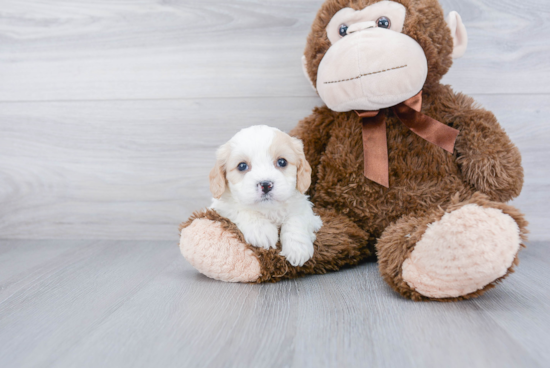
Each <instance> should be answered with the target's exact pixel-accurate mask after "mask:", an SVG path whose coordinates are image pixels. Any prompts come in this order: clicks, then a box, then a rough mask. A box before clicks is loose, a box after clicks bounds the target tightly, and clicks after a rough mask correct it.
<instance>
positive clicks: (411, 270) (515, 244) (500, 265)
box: [402, 204, 521, 298]
mask: <svg viewBox="0 0 550 368" xmlns="http://www.w3.org/2000/svg"><path fill="white" fill-rule="evenodd" d="M520 245H521V236H520V229H519V227H518V224H517V223H516V221H514V219H513V218H512V217H511V216H509V215H507V214H505V213H503V212H502V211H501V210H500V209H496V208H486V207H481V206H479V205H477V204H468V205H465V206H463V207H461V208H459V209H458V210H455V211H452V212H450V213H446V214H445V215H444V216H443V217H442V218H441V219H440V220H438V221H436V222H433V223H431V224H430V225H428V227H427V229H426V231H425V233H424V234H423V235H422V238H421V239H420V241H418V243H417V244H416V245H415V247H414V250H413V251H412V253H411V254H410V256H409V258H407V259H406V260H405V261H404V263H403V268H402V270H403V273H402V276H403V280H404V281H405V282H406V283H407V284H408V285H409V286H410V287H411V288H412V289H414V290H415V291H416V292H418V293H420V294H422V295H424V296H427V297H430V298H456V297H460V296H464V295H467V294H471V293H474V292H476V291H478V290H482V289H484V288H485V287H486V286H488V285H489V284H491V283H493V282H494V281H495V280H498V279H499V278H501V277H503V276H505V275H506V274H507V273H508V271H509V268H510V267H511V266H512V265H513V263H514V262H515V259H516V255H517V253H518V251H519V248H520Z"/></svg>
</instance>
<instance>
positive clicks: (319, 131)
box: [290, 107, 334, 197]
mask: <svg viewBox="0 0 550 368" xmlns="http://www.w3.org/2000/svg"><path fill="white" fill-rule="evenodd" d="M333 122H334V113H332V111H330V110H329V109H328V108H327V107H316V108H315V109H314V110H313V114H311V115H310V116H308V117H307V118H305V119H303V120H301V121H300V122H299V123H298V125H296V127H294V129H292V130H291V131H290V135H291V136H293V137H296V138H299V139H301V140H302V142H303V143H304V153H305V156H306V159H307V161H308V162H309V164H310V166H311V186H310V187H309V190H308V194H309V195H310V196H311V197H313V194H314V193H315V185H316V184H317V179H318V177H317V175H318V173H319V163H320V162H321V157H322V155H323V153H324V152H325V148H326V145H327V142H328V140H329V139H330V133H331V128H332V123H333Z"/></svg>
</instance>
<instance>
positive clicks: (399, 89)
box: [303, 0, 467, 112]
mask: <svg viewBox="0 0 550 368" xmlns="http://www.w3.org/2000/svg"><path fill="white" fill-rule="evenodd" d="M398 1H399V2H397V1H390V0H384V1H379V2H374V3H373V2H372V1H369V2H370V5H368V6H366V7H365V6H364V5H363V6H359V4H358V3H360V2H361V3H362V1H357V2H355V1H352V2H346V1H340V0H327V2H326V3H325V5H324V8H323V9H322V10H321V11H320V12H319V14H318V17H317V19H316V21H315V23H314V26H313V28H312V33H311V34H310V37H309V39H308V46H307V48H306V55H307V57H308V59H310V60H306V58H305V57H304V59H303V63H304V72H305V73H306V76H308V77H309V76H311V79H312V80H311V82H312V84H313V86H314V88H315V87H316V89H317V92H318V93H319V96H320V97H321V98H322V99H323V101H324V102H325V103H326V104H327V106H328V107H329V108H330V109H331V110H333V111H338V112H345V111H351V110H379V109H382V108H386V107H391V106H394V105H397V104H399V103H400V102H403V101H405V100H407V99H408V98H410V97H413V96H414V95H416V94H417V93H418V92H420V91H421V90H422V89H423V88H424V86H425V85H426V84H428V83H434V82H436V81H438V80H439V79H440V78H441V76H442V75H443V74H444V73H445V72H446V71H447V70H448V68H449V66H450V64H451V56H452V57H459V56H460V55H461V54H462V53H463V52H464V51H465V47H466V42H467V36H466V31H465V28H464V26H463V25H462V22H461V19H460V16H459V15H458V14H457V13H456V12H453V13H451V14H450V16H449V20H448V23H449V24H448V27H447V26H446V23H445V20H444V18H443V13H442V10H441V8H440V6H439V4H438V3H437V0H410V1H409V0H407V1H404V0H398ZM401 2H403V3H406V4H409V5H410V3H411V2H416V3H419V4H423V5H424V7H423V8H421V9H429V11H430V12H431V13H430V16H429V17H426V14H422V13H419V12H418V10H416V8H412V10H411V9H410V8H406V7H405V6H404V5H403V4H401ZM340 4H349V5H340ZM427 5H428V6H427ZM344 6H353V7H344ZM449 30H450V31H451V32H449ZM453 43H454V51H453Z"/></svg>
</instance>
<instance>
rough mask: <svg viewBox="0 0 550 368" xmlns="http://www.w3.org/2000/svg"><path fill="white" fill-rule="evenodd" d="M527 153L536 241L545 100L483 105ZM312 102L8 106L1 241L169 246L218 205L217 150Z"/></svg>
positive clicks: (1, 127) (547, 233) (547, 151)
mask: <svg viewBox="0 0 550 368" xmlns="http://www.w3.org/2000/svg"><path fill="white" fill-rule="evenodd" d="M478 101H479V102H480V103H481V104H482V105H484V106H486V107H487V108H488V109H491V110H492V111H494V112H495V114H496V115H497V117H498V118H499V119H500V121H501V123H502V125H503V126H504V127H505V129H506V130H507V131H508V133H509V134H510V136H511V137H512V139H513V140H514V142H516V144H517V145H518V146H519V148H520V150H521V152H522V154H523V160H524V162H523V164H524V167H525V171H526V184H525V188H524V190H523V193H522V195H521V197H520V198H519V199H518V200H517V201H516V202H515V203H516V205H517V206H518V207H519V208H520V209H522V210H523V211H525V212H526V213H527V215H528V219H529V221H530V222H531V227H530V228H531V239H533V240H535V239H547V238H548V237H550V230H549V229H548V227H547V225H546V224H547V223H548V221H549V220H550V215H549V213H548V211H547V210H546V203H547V202H548V201H550V194H549V193H550V167H549V166H548V164H547V163H546V157H547V156H548V155H550V146H549V145H548V143H547V142H548V141H550V125H548V124H547V120H546V116H550V103H549V102H550V99H549V98H548V96H546V95H543V96H506V95H499V96H485V95H482V96H478ZM318 104H320V101H319V100H318V99H316V98H255V99H237V98H235V99H212V100H210V99H201V100H196V101H173V100H167V101H163V100H159V101H90V102H55V103H54V102H44V103H24V104H21V103H2V104H0V106H1V108H0V131H2V135H0V156H1V157H3V160H1V161H0V203H2V211H0V234H1V235H0V237H3V238H34V239H40V238H49V239H51V238H65V239H77V238H80V239H98V238H101V239H172V240H174V241H175V240H177V225H178V223H180V222H182V221H183V220H185V219H186V218H187V217H188V216H189V215H190V214H191V213H192V212H193V211H195V210H198V209H201V208H203V207H205V206H207V205H209V203H210V197H211V195H210V192H209V189H208V181H207V178H208V173H209V171H210V169H211V167H212V166H213V164H214V152H215V149H216V147H218V146H219V145H221V144H222V143H224V142H225V141H226V140H227V139H229V138H230V137H231V136H232V135H233V134H234V133H235V132H236V131H237V130H238V129H240V128H243V127H247V126H250V125H255V124H268V125H273V126H276V127H279V128H281V129H283V130H287V131H288V130H289V129H291V128H292V127H293V126H294V125H295V124H296V122H297V121H298V120H300V119H301V118H303V117H305V116H307V115H309V114H310V113H311V110H312V108H313V107H314V106H315V105H318Z"/></svg>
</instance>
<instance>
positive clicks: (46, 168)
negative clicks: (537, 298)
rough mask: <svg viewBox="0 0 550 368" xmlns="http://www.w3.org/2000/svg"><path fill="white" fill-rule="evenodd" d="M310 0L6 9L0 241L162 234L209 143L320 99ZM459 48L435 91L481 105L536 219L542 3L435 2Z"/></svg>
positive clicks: (548, 104)
mask: <svg viewBox="0 0 550 368" xmlns="http://www.w3.org/2000/svg"><path fill="white" fill-rule="evenodd" d="M321 3H322V1H321V0H299V1H296V0H277V1H267V0H265V1H264V0H262V1H260V0H235V1H221V0H173V1H162V2H159V1H153V0H139V1H116V2H113V1H108V0H95V1H88V2H86V3H85V4H83V3H79V4H71V3H68V2H66V1H61V0H52V1H48V2H44V1H39V0H23V1H21V0H3V1H2V4H1V7H2V11H1V12H0V238H108V239H117V238H125V239H175V238H176V236H177V230H176V225H177V223H178V222H180V221H182V220H183V219H185V218H186V217H187V216H188V215H189V214H190V213H191V212H192V211H193V210H195V209H198V208H201V207H203V206H205V205H207V204H208V203H209V192H208V185H207V180H206V177H207V173H208V171H209V169H210V166H211V165H212V163H213V157H214V150H215V148H216V147H217V146H218V145H219V144H221V143H223V142H224V141H225V140H226V139H228V138H229V137H230V136H231V135H232V134H234V133H235V132H236V131H237V130H238V129H240V128H242V127H246V126H249V125H253V124H269V125H274V126H277V127H280V128H283V129H285V130H289V129H290V128H292V127H293V126H294V125H295V124H296V123H297V122H298V121H299V120H300V119H301V118H303V117H304V116H307V115H308V114H309V113H310V111H311V109H312V108H313V107H314V106H316V105H319V104H321V102H320V100H319V99H318V98H317V97H316V95H315V93H314V92H313V91H312V90H311V88H310V87H309V85H308V83H307V81H305V79H304V78H303V76H302V71H301V67H300V57H301V54H302V51H303V48H304V45H305V39H306V36H307V34H308V32H309V27H310V25H311V22H312V20H313V18H314V16H315V13H316V11H317V9H318V8H319V6H320V4H321ZM442 5H443V7H444V8H445V10H446V12H448V11H450V10H457V11H459V12H460V13H461V14H462V16H463V19H464V22H465V23H466V26H467V27H468V30H469V35H470V44H469V50H468V52H467V54H466V56H465V57H464V58H463V59H460V60H457V61H456V63H455V65H454V66H453V68H452V69H451V71H450V73H449V74H448V75H447V76H446V77H445V79H444V81H445V82H446V83H449V84H452V85H453V86H454V88H455V89H456V90H459V91H464V92H466V93H469V94H473V95H474V96H475V97H476V98H477V99H478V100H479V101H480V102H481V103H482V104H484V105H485V106H487V107H488V108H489V109H491V110H493V111H494V112H495V113H496V114H497V116H498V117H499V118H500V120H501V121H502V123H503V125H504V126H505V128H506V129H507V130H508V131H509V133H510V135H511V136H512V137H513V139H514V140H515V141H516V143H517V144H518V146H519V147H520V149H521V151H522V152H523V155H524V163H525V167H526V173H527V182H526V185H525V190H524V192H523V194H522V196H521V197H520V199H518V200H517V201H516V204H517V205H518V206H519V207H520V208H522V209H523V210H524V211H525V212H526V213H527V214H528V216H529V219H530V221H531V223H532V226H531V229H532V235H531V238H532V239H543V238H547V237H548V236H550V231H549V230H547V226H546V223H547V221H548V215H547V214H546V212H547V211H545V203H547V202H548V200H549V199H550V198H549V194H548V189H549V186H550V173H549V169H548V166H549V165H548V164H547V159H546V158H547V157H548V154H549V148H548V146H549V145H548V144H547V143H546V142H548V141H549V140H550V133H549V131H548V128H547V126H548V125H549V124H548V122H549V119H548V115H549V113H550V111H549V110H550V87H549V86H550V62H548V60H550V43H549V42H548V39H550V22H549V21H548V20H549V19H550V5H549V3H548V2H547V1H546V0H526V1H524V2H521V3H518V2H516V1H514V2H513V1H511V0H460V1H459V0H442Z"/></svg>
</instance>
